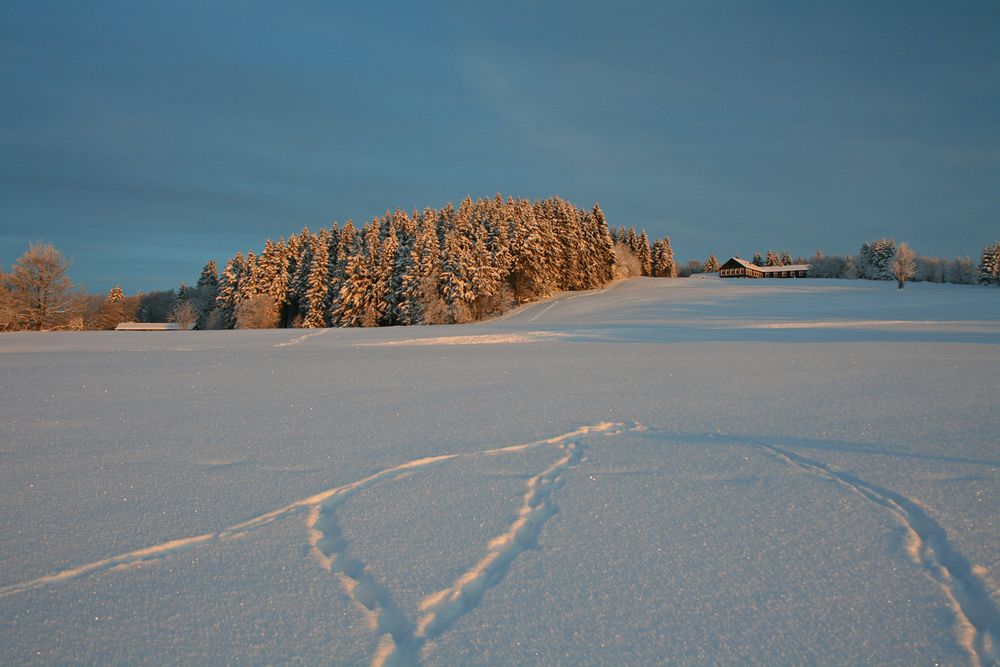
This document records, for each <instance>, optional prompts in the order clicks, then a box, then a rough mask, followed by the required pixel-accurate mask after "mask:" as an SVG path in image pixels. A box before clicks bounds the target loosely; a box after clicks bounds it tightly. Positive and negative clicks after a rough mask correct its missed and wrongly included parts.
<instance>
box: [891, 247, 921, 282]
mask: <svg viewBox="0 0 1000 667" xmlns="http://www.w3.org/2000/svg"><path fill="white" fill-rule="evenodd" d="M889 268H890V269H891V270H892V275H893V277H894V278H895V279H896V283H897V284H898V285H899V289H903V285H905V284H906V281H907V280H910V279H911V278H913V276H914V275H916V273H917V254H916V253H915V252H913V250H911V249H910V246H909V245H907V244H906V243H905V242H903V243H900V244H899V245H898V246H897V247H896V256H895V257H893V259H892V263H891V264H890V265H889Z"/></svg>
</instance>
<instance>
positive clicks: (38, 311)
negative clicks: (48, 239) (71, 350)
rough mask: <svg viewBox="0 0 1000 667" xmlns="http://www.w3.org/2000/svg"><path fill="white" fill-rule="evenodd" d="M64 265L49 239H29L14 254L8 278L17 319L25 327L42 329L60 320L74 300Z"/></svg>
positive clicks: (67, 264)
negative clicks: (25, 247) (20, 251)
mask: <svg viewBox="0 0 1000 667" xmlns="http://www.w3.org/2000/svg"><path fill="white" fill-rule="evenodd" d="M68 268H69V262H67V261H66V260H64V259H63V256H62V253H60V252H59V251H58V250H56V248H55V246H53V245H52V244H51V243H47V244H45V245H42V244H34V243H29V244H28V250H27V251H26V252H25V253H24V254H23V255H21V256H20V257H18V259H17V261H16V262H15V263H14V267H13V270H12V271H11V273H10V276H9V278H8V282H9V284H10V289H11V292H12V294H13V297H14V301H15V303H16V305H17V310H18V319H19V320H20V322H21V323H22V324H23V325H24V326H25V327H26V328H28V329H37V330H38V331H42V330H43V329H51V328H53V327H55V326H58V325H60V324H62V322H63V320H64V319H65V318H66V315H67V314H68V312H69V311H70V309H71V307H72V306H73V303H74V295H73V283H71V282H70V280H69V278H68V277H67V276H66V270H67V269H68Z"/></svg>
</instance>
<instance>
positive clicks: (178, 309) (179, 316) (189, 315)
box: [170, 301, 198, 331]
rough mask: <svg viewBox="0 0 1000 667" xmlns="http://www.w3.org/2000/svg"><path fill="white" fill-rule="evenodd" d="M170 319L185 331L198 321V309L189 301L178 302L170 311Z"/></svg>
mask: <svg viewBox="0 0 1000 667" xmlns="http://www.w3.org/2000/svg"><path fill="white" fill-rule="evenodd" d="M170 319H171V320H173V321H174V322H176V323H177V326H178V327H180V328H181V330H182V331H187V330H188V328H189V327H191V325H193V324H194V323H195V322H197V321H198V309H197V308H195V307H194V306H193V305H191V302H190V301H178V302H177V303H176V304H174V307H173V308H172V309H171V310H170Z"/></svg>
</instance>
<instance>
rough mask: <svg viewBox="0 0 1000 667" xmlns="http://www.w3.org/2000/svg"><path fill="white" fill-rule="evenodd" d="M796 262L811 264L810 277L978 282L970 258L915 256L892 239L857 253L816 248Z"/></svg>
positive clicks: (969, 283)
mask: <svg viewBox="0 0 1000 667" xmlns="http://www.w3.org/2000/svg"><path fill="white" fill-rule="evenodd" d="M904 246H905V250H903V248H904ZM987 249H989V246H987V248H984V251H983V252H984V256H985V253H986V251H987ZM796 261H797V262H798V261H801V262H805V263H808V264H810V266H811V268H810V270H809V277H811V278H848V279H855V278H864V279H868V280H896V281H897V283H899V282H900V280H899V279H900V276H901V275H902V276H904V279H903V282H906V281H911V280H912V281H914V282H934V283H954V284H958V285H973V284H975V283H976V282H977V274H976V267H975V264H974V263H973V261H972V259H971V258H970V257H957V258H955V259H941V258H938V257H929V256H924V255H920V256H918V255H917V254H916V253H915V252H913V251H912V250H911V249H910V247H909V246H908V245H907V244H905V243H900V244H899V246H898V247H897V245H896V243H895V241H893V240H892V239H878V240H877V241H872V242H870V243H864V244H862V246H861V249H860V250H859V251H858V254H857V255H853V256H852V255H824V254H822V253H821V252H820V251H818V250H817V251H816V255H815V256H814V257H812V258H810V259H809V260H796ZM980 274H981V269H980ZM980 282H982V281H981V280H980Z"/></svg>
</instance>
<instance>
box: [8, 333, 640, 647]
mask: <svg viewBox="0 0 1000 667" xmlns="http://www.w3.org/2000/svg"><path fill="white" fill-rule="evenodd" d="M320 333H321V332H320ZM311 335H317V334H311ZM621 426H622V424H620V423H617V422H616V423H612V422H601V423H598V424H593V425H589V426H583V427H580V428H578V429H576V430H574V431H570V432H568V433H563V434H560V435H557V436H553V437H550V438H545V439H542V440H536V441H533V442H528V443H522V444H516V445H509V446H506V447H499V448H494V449H486V450H482V451H477V452H463V453H458V454H441V455H437V456H429V457H424V458H418V459H414V460H412V461H407V462H405V463H401V464H399V465H397V466H393V467H391V468H385V469H383V470H380V471H378V472H375V473H373V474H371V475H368V476H367V477H363V478H361V479H359V480H356V481H354V482H350V483H348V484H345V485H343V486H338V487H333V488H331V489H327V490H326V491H322V492H320V493H317V494H315V495H312V496H309V497H308V498H303V499H301V500H296V501H295V502H292V503H290V504H288V505H285V506H283V507H280V508H278V509H276V510H273V511H271V512H268V513H266V514H262V515H259V516H256V517H253V518H251V519H248V520H246V521H243V522H241V523H238V524H235V525H233V526H230V527H228V528H225V529H223V530H221V531H218V532H214V533H206V534H203V535H196V536H193V537H187V538H181V539H176V540H170V541H167V542H163V543H161V544H157V545H154V546H150V547H145V548H142V549H136V550H134V551H130V552H127V553H124V554H120V555H118V556H112V557H111V558H106V559H103V560H99V561H94V562H92V563H86V564H84V565H79V566H76V567H73V568H69V569H66V570H62V571H60V572H57V573H55V574H50V575H45V576H42V577H38V578H36V579H32V580H30V581H26V582H23V583H19V584H14V585H10V586H6V587H3V588H0V598H2V597H7V596H11V595H16V594H19V593H25V592H27V591H31V590H34V589H38V588H42V587H44V586H49V585H52V584H56V583H62V582H67V581H72V580H74V579H79V578H82V577H85V576H88V575H91V574H98V573H101V572H106V571H109V570H124V569H127V568H129V567H131V566H135V565H138V564H141V563H144V562H149V561H157V560H162V559H165V558H168V557H170V556H172V555H174V554H178V553H183V552H186V551H190V550H191V549H195V548H197V547H199V546H203V545H205V544H210V543H215V542H220V541H229V540H234V539H238V538H241V537H243V536H245V535H246V534H247V533H249V532H250V531H253V530H256V529H258V528H261V527H264V526H267V525H270V524H272V523H274V522H275V521H278V520H281V519H285V518H288V517H290V516H295V515H298V514H301V513H305V512H308V518H307V520H306V527H307V528H308V531H309V540H308V547H309V550H310V552H311V553H312V554H313V555H314V556H315V557H316V559H317V560H318V561H319V563H320V565H321V566H323V567H324V568H325V569H327V570H328V571H330V572H332V573H335V574H336V575H337V576H339V577H340V580H341V583H342V585H343V587H344V589H345V590H346V591H347V593H348V595H350V596H351V598H352V599H353V600H354V601H355V602H357V603H358V604H359V605H360V606H361V607H363V608H364V609H365V610H366V613H367V614H369V616H370V620H371V622H372V626H373V631H374V633H375V638H376V641H377V642H378V643H377V647H376V657H375V661H374V663H373V664H375V665H419V664H420V651H421V649H422V648H423V647H424V646H425V644H426V643H427V641H428V640H430V639H433V638H435V637H438V636H440V635H441V634H442V633H444V632H445V631H446V630H447V629H448V628H449V627H450V626H451V625H452V624H453V623H454V622H455V621H457V620H458V619H459V618H461V617H462V616H464V615H466V614H468V613H469V612H471V611H472V610H473V609H475V608H476V607H477V606H479V603H480V601H481V600H482V598H483V595H484V594H485V593H486V591H487V590H488V589H490V588H492V587H493V586H496V585H497V584H499V583H500V582H501V581H502V580H503V578H504V576H505V575H506V574H507V571H508V569H509V568H510V566H511V564H512V563H513V562H514V560H515V559H516V558H517V557H518V556H519V555H520V554H521V553H523V552H524V551H526V550H528V549H530V548H532V547H535V546H536V545H537V540H538V537H539V535H540V533H541V530H542V526H543V525H544V524H545V522H546V521H547V520H548V519H550V518H551V517H552V516H554V515H555V514H556V512H557V511H558V508H557V507H556V505H555V503H554V502H553V500H552V499H551V494H552V492H553V491H555V490H556V489H558V488H559V487H560V486H561V485H562V481H563V475H564V473H566V472H567V471H569V470H570V469H572V468H573V467H575V466H576V465H578V464H579V463H580V462H581V461H582V460H583V450H582V447H581V445H579V444H578V443H575V442H570V441H571V440H573V439H576V438H580V437H584V436H588V435H595V434H604V435H616V434H618V433H621V432H622V431H621V430H620V429H619V427H621ZM546 445H549V446H553V447H555V448H557V449H558V450H559V451H561V452H562V453H563V456H562V457H561V458H560V459H559V460H558V461H556V462H555V463H554V464H552V465H550V466H549V467H547V468H546V469H545V470H543V471H542V472H540V473H538V474H537V475H535V476H534V477H532V478H530V479H529V480H528V481H527V483H526V486H527V491H526V492H525V494H524V497H523V501H522V505H521V508H520V509H519V511H518V517H517V519H516V520H515V521H514V522H513V523H512V524H511V526H510V528H509V529H508V530H507V531H506V532H504V533H503V534H501V535H499V536H498V537H496V538H494V539H493V540H491V541H490V543H489V545H488V551H487V555H486V556H485V557H484V558H483V559H481V560H480V561H479V562H477V563H476V564H475V565H473V566H472V568H470V569H469V570H468V571H467V572H466V573H465V574H463V575H462V576H461V577H459V578H458V579H457V580H456V581H455V582H454V583H453V584H452V586H450V587H448V588H446V589H444V590H441V591H438V592H437V593H435V594H433V595H431V596H429V597H427V598H426V599H425V600H423V601H422V602H421V604H420V608H419V610H420V611H421V612H423V613H422V615H421V616H420V618H419V620H418V622H417V623H413V622H411V621H409V620H408V619H407V617H406V615H405V613H404V612H403V611H402V610H401V609H399V608H398V607H397V606H396V605H395V603H394V602H393V599H392V595H391V593H390V591H389V589H388V588H386V587H385V586H383V585H381V584H379V583H378V582H377V581H375V579H374V578H373V577H372V576H371V575H370V574H369V573H368V572H367V571H366V569H365V564H364V563H363V562H362V561H360V560H358V559H356V558H353V557H351V556H350V555H349V554H348V553H347V548H348V543H347V540H346V538H345V537H344V534H343V532H342V530H341V528H340V524H339V522H338V520H337V510H338V508H340V507H341V506H342V505H343V504H344V503H345V502H347V500H348V499H349V498H351V497H352V496H353V495H355V494H357V493H358V492H360V491H363V490H365V489H368V488H370V487H372V486H374V485H376V484H378V483H380V482H383V481H391V480H394V479H398V478H400V477H403V476H405V475H407V474H409V473H410V471H412V470H415V469H418V468H424V467H427V466H432V465H436V464H440V463H444V462H446V461H450V460H453V459H457V458H470V457H475V456H498V455H502V454H506V453H512V452H521V451H525V450H527V449H533V448H537V447H543V446H546Z"/></svg>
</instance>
